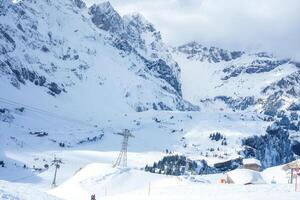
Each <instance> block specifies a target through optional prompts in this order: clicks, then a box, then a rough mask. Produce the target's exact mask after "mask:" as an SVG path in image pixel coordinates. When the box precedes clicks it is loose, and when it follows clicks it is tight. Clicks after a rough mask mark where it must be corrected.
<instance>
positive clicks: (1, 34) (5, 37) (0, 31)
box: [0, 24, 16, 55]
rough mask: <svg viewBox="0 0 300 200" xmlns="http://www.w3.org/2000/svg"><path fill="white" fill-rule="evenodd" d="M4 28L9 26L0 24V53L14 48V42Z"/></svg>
mask: <svg viewBox="0 0 300 200" xmlns="http://www.w3.org/2000/svg"><path fill="white" fill-rule="evenodd" d="M6 29H9V27H4V26H3V25H1V24H0V41H1V42H0V55H1V54H6V53H8V52H12V51H14V50H15V49H16V43H15V41H14V39H13V38H12V36H10V35H9V33H8V32H7V31H6Z"/></svg>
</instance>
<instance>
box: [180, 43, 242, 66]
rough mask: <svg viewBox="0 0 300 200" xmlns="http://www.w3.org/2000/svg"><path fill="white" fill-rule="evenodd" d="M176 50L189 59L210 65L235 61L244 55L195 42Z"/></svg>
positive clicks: (239, 52)
mask: <svg viewBox="0 0 300 200" xmlns="http://www.w3.org/2000/svg"><path fill="white" fill-rule="evenodd" d="M176 50H177V51H179V52H181V53H184V54H186V55H187V56H188V58H189V59H196V60H199V61H208V62H211V63H218V62H221V61H231V60H235V59H237V58H239V57H241V56H242V55H243V54H244V52H242V51H228V50H225V49H221V48H218V47H213V46H212V47H205V46H203V45H201V44H199V43H198V42H196V41H192V42H189V43H187V44H183V45H181V46H179V47H177V48H176Z"/></svg>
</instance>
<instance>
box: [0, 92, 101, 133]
mask: <svg viewBox="0 0 300 200" xmlns="http://www.w3.org/2000/svg"><path fill="white" fill-rule="evenodd" d="M0 102H1V103H4V104H8V105H11V106H20V107H24V108H26V109H27V110H29V111H32V112H35V113H38V114H42V115H47V116H50V117H53V118H58V119H62V120H65V121H69V122H72V123H76V124H78V123H80V124H82V125H85V126H89V127H93V128H95V126H94V125H92V124H89V123H86V122H83V121H81V120H77V119H72V118H69V117H66V116H62V115H58V114H56V113H52V112H49V111H46V110H43V109H40V108H36V107H33V106H28V105H25V104H22V103H18V102H15V101H11V100H9V99H5V98H3V97H0Z"/></svg>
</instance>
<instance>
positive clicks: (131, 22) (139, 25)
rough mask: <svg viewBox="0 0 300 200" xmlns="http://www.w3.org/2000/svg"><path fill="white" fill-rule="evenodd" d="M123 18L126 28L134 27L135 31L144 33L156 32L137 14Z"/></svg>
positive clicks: (151, 25)
mask: <svg viewBox="0 0 300 200" xmlns="http://www.w3.org/2000/svg"><path fill="white" fill-rule="evenodd" d="M123 18H124V21H125V23H126V24H127V26H133V27H136V29H139V30H140V31H144V32H145V31H149V32H154V31H156V30H155V28H154V26H153V24H151V23H150V22H149V21H148V20H147V19H146V18H145V17H144V16H143V15H141V14H139V13H132V14H127V15H125V16H124V17H123Z"/></svg>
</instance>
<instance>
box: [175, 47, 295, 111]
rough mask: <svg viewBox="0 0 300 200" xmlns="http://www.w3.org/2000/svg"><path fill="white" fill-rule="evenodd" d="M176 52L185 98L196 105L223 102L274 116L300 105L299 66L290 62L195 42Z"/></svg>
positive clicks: (260, 54)
mask: <svg viewBox="0 0 300 200" xmlns="http://www.w3.org/2000/svg"><path fill="white" fill-rule="evenodd" d="M173 52H174V57H175V59H176V60H177V61H178V62H179V64H180V66H181V68H182V79H183V80H182V81H183V96H184V97H185V98H186V99H188V100H190V101H191V102H193V103H195V104H197V105H201V104H203V103H213V104H216V103H217V102H219V103H220V102H222V103H225V105H227V106H228V107H230V108H231V109H238V110H245V109H247V108H252V109H253V110H256V111H258V112H262V113H264V114H267V115H270V116H275V115H276V114H277V113H279V112H280V111H282V110H283V111H285V110H287V109H288V108H289V107H291V106H296V107H297V105H298V104H299V99H300V84H299V73H300V65H299V63H297V62H294V61H293V60H291V59H278V58H276V57H274V56H273V55H271V54H268V53H256V54H248V53H245V52H242V51H228V50H224V49H220V48H217V47H205V46H202V45H200V44H198V43H196V42H191V43H187V44H185V45H182V46H179V47H178V48H174V50H173ZM221 107H222V106H221Z"/></svg>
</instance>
